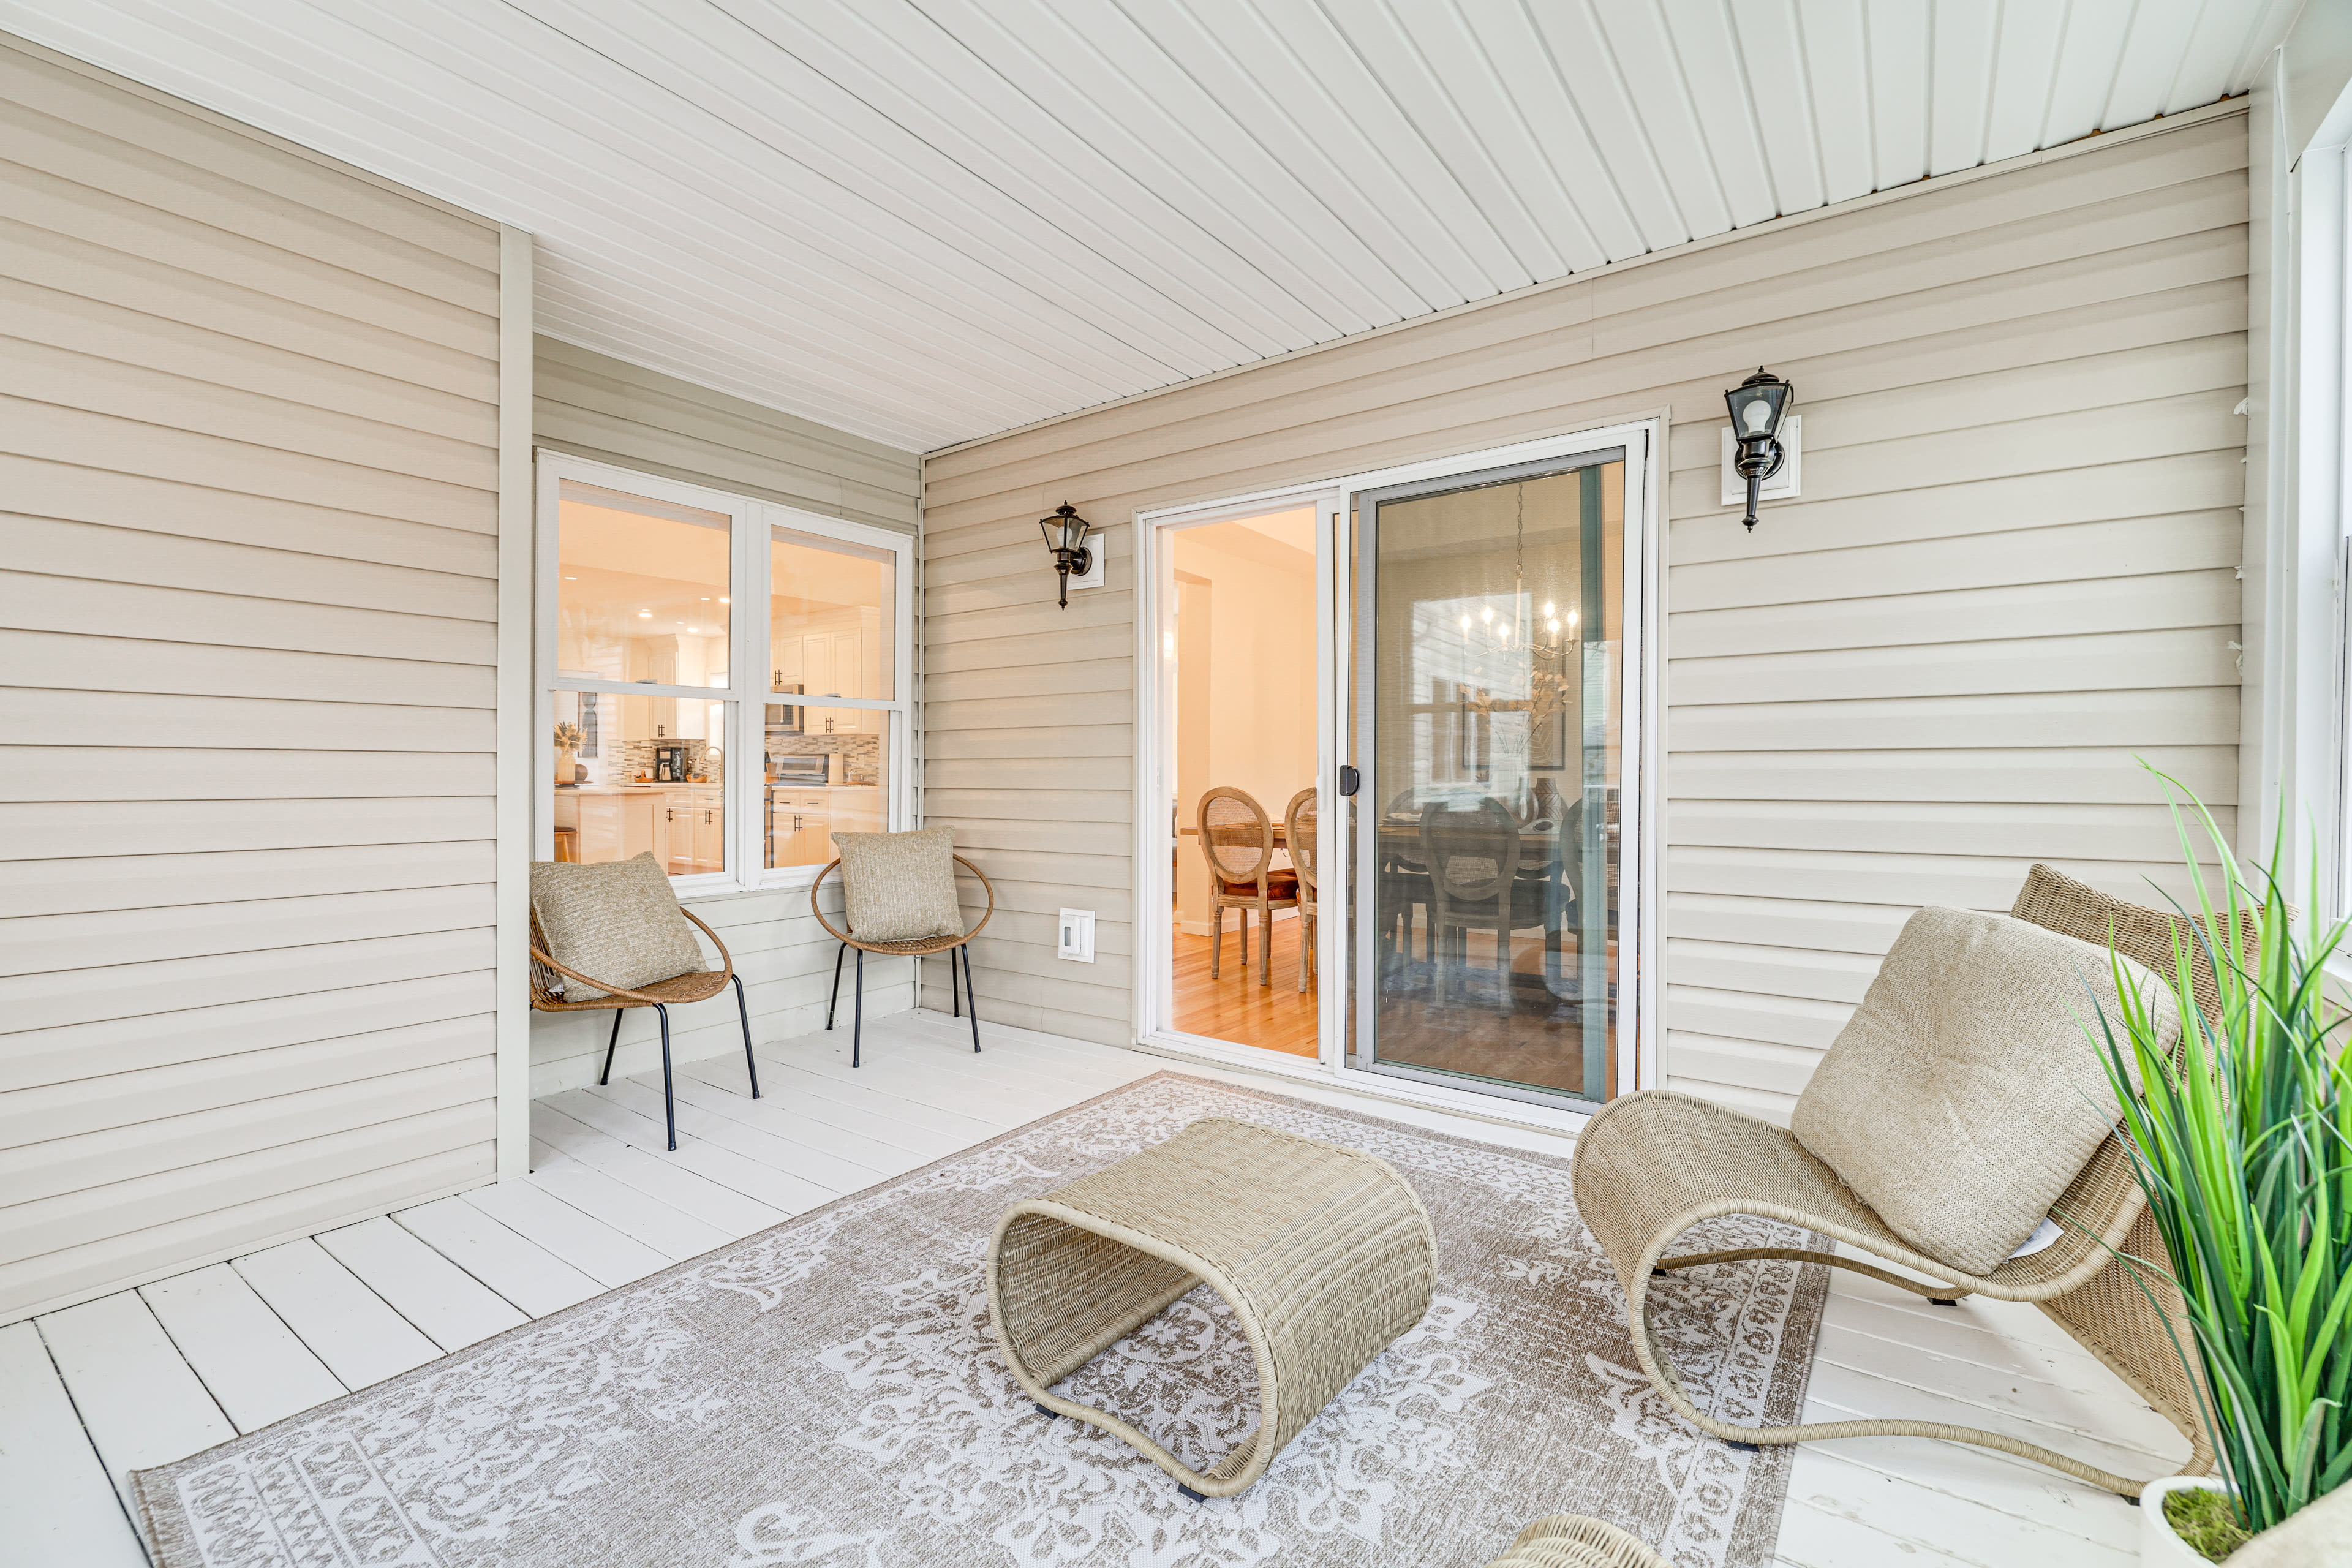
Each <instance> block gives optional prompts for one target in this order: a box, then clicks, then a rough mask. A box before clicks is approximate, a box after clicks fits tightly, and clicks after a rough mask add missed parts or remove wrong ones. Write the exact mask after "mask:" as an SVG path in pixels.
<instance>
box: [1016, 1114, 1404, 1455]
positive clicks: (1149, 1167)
mask: <svg viewBox="0 0 2352 1568" xmlns="http://www.w3.org/2000/svg"><path fill="white" fill-rule="evenodd" d="M1434 1254H1435V1236H1434V1233H1433V1231H1432V1230H1431V1228H1430V1224H1429V1213H1428V1211H1427V1210H1426V1209H1424V1208H1423V1207H1422V1206H1421V1200H1420V1198H1418V1197H1417V1196H1415V1195H1414V1194H1413V1191H1412V1188H1411V1187H1409V1186H1407V1185H1405V1184H1404V1180H1403V1178H1402V1177H1401V1176H1399V1175H1398V1174H1397V1173H1396V1172H1395V1171H1393V1170H1391V1169H1390V1167H1389V1165H1388V1163H1387V1162H1385V1161H1382V1160H1376V1159H1374V1158H1372V1157H1371V1156H1370V1154H1360V1153H1357V1152H1354V1151H1353V1150H1349V1149H1341V1148H1337V1147H1335V1146H1333V1145H1331V1144H1328V1143H1318V1142H1315V1141H1314V1140H1313V1139H1311V1138H1298V1137H1294V1136H1292V1135H1291V1134H1290V1133H1287V1132H1277V1131H1274V1130H1273V1129H1272V1128H1267V1127H1259V1126H1255V1125H1254V1124H1252V1123H1249V1122H1245V1121H1227V1120H1225V1119H1224V1118H1222V1117H1211V1118H1207V1119H1204V1120H1202V1121H1195V1122H1193V1123H1192V1125H1191V1126H1190V1127H1187V1128H1185V1129H1184V1130H1183V1131H1181V1132H1179V1133H1177V1134H1176V1136H1174V1137H1173V1138H1171V1139H1169V1140H1168V1141H1167V1142H1164V1143H1160V1144H1158V1145H1156V1146H1154V1147H1152V1148H1150V1149H1147V1150H1145V1151H1144V1152H1142V1153H1140V1154H1137V1155H1134V1156H1132V1157H1131V1158H1129V1159H1125V1160H1122V1161H1120V1162H1119V1163H1118V1164H1116V1165H1113V1166H1111V1167H1110V1168H1109V1169H1108V1170H1104V1171H1097V1172H1096V1173H1094V1174H1093V1175H1091V1176H1082V1177H1080V1178H1079V1179H1078V1180H1076V1181H1075V1182H1072V1183H1071V1184H1069V1185H1067V1186H1066V1187H1062V1188H1059V1189H1057V1190H1056V1191H1055V1192H1052V1193H1049V1194H1046V1195H1045V1196H1044V1197H1042V1198H1032V1199H1030V1200H1029V1201H1027V1202H1025V1203H1019V1204H1015V1205H1013V1207H1012V1208H1010V1209H1008V1210H1006V1211H1005V1214H1004V1217H1003V1219H1001V1220H999V1221H997V1224H996V1235H995V1237H994V1238H993V1239H992V1240H991V1241H990V1243H989V1247H988V1304H989V1310H990V1315H991V1317H992V1320H993V1321H994V1323H995V1328H996V1342H997V1343H998V1344H999V1345H1001V1346H1003V1350H1004V1359H1005V1362H1006V1363H1008V1364H1009V1365H1010V1366H1011V1367H1012V1368H1013V1376H1014V1377H1015V1378H1016V1379H1018V1380H1019V1381H1020V1384H1021V1386H1022V1388H1023V1389H1024V1390H1025V1391H1026V1392H1027V1394H1028V1395H1029V1397H1030V1398H1031V1399H1033V1400H1034V1401H1035V1402H1036V1405H1037V1408H1038V1409H1039V1410H1041V1411H1043V1412H1044V1413H1045V1414H1046V1415H1070V1416H1075V1417H1076V1418H1077V1419H1078V1420H1081V1421H1085V1422H1088V1423H1090V1424H1092V1425H1094V1426H1100V1427H1101V1428H1103V1430H1105V1431H1107V1432H1110V1433H1114V1434H1116V1435H1117V1436H1120V1437H1122V1438H1124V1439H1126V1440H1127V1441H1128V1442H1129V1443H1131V1444H1133V1445H1134V1446H1135V1447H1137V1448H1139V1449H1140V1450H1141V1451H1142V1452H1143V1454H1144V1456H1145V1457H1146V1458H1149V1459H1150V1460H1151V1462H1152V1463H1154V1464H1156V1465H1158V1466H1159V1467H1160V1468H1161V1469H1163V1470H1166V1471H1167V1472H1168V1473H1169V1474H1170V1475H1171V1476H1173V1477H1175V1478H1176V1480H1177V1484H1178V1485H1179V1486H1180V1487H1181V1488H1182V1489H1183V1490H1184V1491H1185V1493H1186V1494H1187V1495H1188V1496H1191V1497H1192V1498H1194V1499H1195V1500H1198V1499H1200V1498H1202V1497H1231V1496H1233V1495H1234V1493H1236V1492H1238V1491H1241V1490H1242V1489H1244V1488H1245V1487H1247V1486H1248V1485H1249V1484H1250V1483H1251V1482H1252V1481H1255V1480H1256V1479H1258V1477H1260V1476H1261V1475H1264V1474H1265V1468H1266V1467H1267V1466H1268V1465H1270V1464H1272V1463H1273V1462H1274V1457H1275V1456H1276V1454H1279V1453H1281V1452H1282V1450H1283V1448H1284V1447H1285V1446H1286V1445H1287V1444H1288V1443H1289V1441H1290V1440H1291V1439H1292V1438H1293V1437H1295V1436H1297V1435H1298V1434H1299V1432H1300V1431H1301V1430H1302V1429H1304V1428H1305V1426H1307V1423H1308V1422H1309V1421H1312V1420H1313V1419H1314V1418H1315V1417H1316V1415H1318V1413H1320V1412H1321V1410H1322V1408H1323V1407H1324V1406H1325V1405H1328V1404H1329V1403H1330V1402H1331V1400H1332V1398H1333V1397H1334V1396H1335V1395H1337V1394H1339V1391H1340V1390H1341V1389H1343V1388H1345V1387H1346V1386H1347V1385H1348V1384H1349V1383H1350V1382H1352V1381H1353V1380H1354V1378H1355V1376H1356V1374H1357V1373H1360V1372H1361V1371H1363V1370H1364V1368H1365V1367H1366V1366H1368V1365H1370V1363H1371V1361H1372V1358H1373V1357H1375V1356H1377V1355H1379V1354H1380V1353H1381V1352H1382V1351H1383V1350H1386V1349H1387V1348H1388V1347H1389V1345H1390V1344H1391V1343H1392V1342H1394V1341H1395V1340H1396V1338H1397V1336H1398V1335H1400V1334H1402V1333H1403V1332H1404V1331H1406V1330H1408V1329H1410V1328H1412V1326H1413V1325H1414V1324H1415V1323H1418V1322H1419V1321H1421V1319H1422V1314H1423V1313H1424V1312H1426V1311H1427V1310H1429V1300H1430V1293H1431V1290H1432V1289H1433V1287H1434V1285H1435V1282H1436V1274H1435V1268H1434ZM1203 1280H1205V1281H1207V1283H1208V1285H1209V1287H1210V1289H1213V1290H1215V1291H1216V1292H1217V1293H1218V1294H1219V1295H1221V1296H1223V1298H1224V1299H1225V1300H1226V1302H1227V1303H1228V1304H1230V1305H1231V1306H1232V1308H1233V1310H1234V1315H1235V1316H1236V1317H1238V1318H1239V1319H1240V1320H1241V1326H1242V1331H1243V1333H1244V1334H1245V1335H1247V1336H1248V1339H1249V1342H1250V1349H1251V1352H1252V1353H1253V1354H1254V1356H1255V1359H1256V1362H1257V1381H1258V1425H1257V1430H1256V1431H1255V1432H1254V1433H1253V1434H1251V1436H1249V1437H1248V1438H1247V1439H1246V1440H1244V1442H1243V1443H1241V1444H1240V1445H1239V1446H1237V1447H1234V1450H1233V1451H1232V1452H1231V1453H1229V1454H1227V1455H1226V1456H1225V1457H1224V1458H1223V1459H1222V1460H1220V1461H1219V1462H1218V1464H1217V1466H1216V1468H1213V1469H1212V1470H1210V1471H1208V1472H1207V1473H1206V1474H1202V1472H1200V1471H1198V1470H1194V1469H1192V1468H1191V1467H1189V1466H1187V1465H1186V1464H1184V1463H1183V1461H1181V1460H1180V1459H1178V1458H1176V1456H1174V1455H1173V1454H1171V1453H1170V1452H1169V1451H1168V1450H1167V1449H1166V1448H1163V1447H1160V1445H1159V1444H1158V1443H1155V1442H1153V1441H1152V1440H1151V1439H1150V1437H1147V1436H1144V1435H1143V1434H1142V1433H1141V1432H1139V1431H1138V1430H1137V1429H1136V1428H1135V1427H1133V1426H1129V1424H1128V1423H1127V1422H1125V1421H1122V1420H1120V1419H1119V1418H1118V1416H1116V1415H1108V1414H1106V1413H1105V1412H1103V1411H1099V1410H1096V1409H1093V1408H1091V1407H1090V1406H1087V1405H1080V1404H1077V1403H1076V1402H1075V1401H1072V1400H1068V1399H1064V1398H1061V1397H1060V1396H1058V1395H1056V1394H1052V1393H1049V1392H1048V1390H1049V1389H1050V1388H1051V1387H1052V1385H1053V1384H1056V1383H1058V1382H1060V1381H1061V1380H1062V1379H1063V1378H1065V1377H1067V1376H1068V1375H1069V1374H1070V1373H1073V1372H1076V1370H1077V1369H1078V1368H1079V1367H1081V1366H1084V1365H1085V1364H1086V1363H1087V1362H1089V1361H1091V1360H1093V1359H1094V1358H1095V1357H1096V1356H1097V1355H1099V1354H1101V1353H1102V1352H1104V1351H1105V1350H1108V1348H1109V1347H1110V1346H1111V1345H1112V1344H1114V1343H1116V1342H1118V1340H1119V1339H1120V1338H1122V1337H1123V1336H1125V1335H1126V1334H1127V1333H1128V1332H1129V1331H1131V1330H1133V1329H1136V1328H1139V1327H1140V1326H1141V1325H1142V1324H1144V1323H1146V1322H1149V1321H1150V1320H1151V1319H1152V1318H1153V1317H1154V1316H1156V1315H1157V1314H1158V1313H1159V1312H1160V1310H1162V1309H1164V1308H1166V1307H1167V1306H1168V1304H1169V1303H1170V1302H1171V1301H1173V1300H1176V1298H1178V1297H1179V1296H1181V1295H1183V1294H1184V1292H1186V1291H1187V1290H1190V1289H1192V1287H1193V1286H1195V1285H1197V1284H1200V1283H1202V1281H1203Z"/></svg>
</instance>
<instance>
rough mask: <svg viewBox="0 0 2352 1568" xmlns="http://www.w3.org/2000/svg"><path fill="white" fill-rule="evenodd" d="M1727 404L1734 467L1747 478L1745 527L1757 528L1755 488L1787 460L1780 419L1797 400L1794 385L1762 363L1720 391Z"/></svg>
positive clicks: (1787, 413) (1757, 490)
mask: <svg viewBox="0 0 2352 1568" xmlns="http://www.w3.org/2000/svg"><path fill="white" fill-rule="evenodd" d="M1723 401H1724V404H1725V405H1726V406H1727V407H1728V408H1729V409H1730V410H1731V434H1732V437H1733V439H1735V440H1737V441H1738V443H1739V456H1738V458H1736V459H1735V460H1734V462H1733V467H1734V468H1738V471H1739V476H1740V478H1742V479H1746V480H1747V481H1748V516H1747V518H1746V519H1745V521H1746V522H1747V525H1748V531H1750V532H1751V533H1752V532H1754V531H1755V529H1756V503H1757V500H1758V499H1759V498H1758V492H1759V491H1760V490H1761V489H1763V488H1764V481H1765V480H1766V479H1770V478H1771V477H1772V476H1773V475H1775V474H1777V473H1779V472H1780V465H1781V464H1783V463H1785V462H1787V461H1788V460H1789V454H1788V450H1787V448H1785V447H1782V446H1781V445H1780V421H1781V420H1783V419H1785V418H1787V417H1788V415H1789V409H1790V406H1791V405H1794V404H1795V402H1796V401H1797V389H1796V387H1795V385H1794V384H1791V383H1789V382H1785V381H1782V380H1781V379H1780V377H1779V376H1777V375H1774V374H1772V373H1771V372H1770V371H1769V370H1766V369H1765V368H1764V367H1763V366H1762V365H1758V366H1757V367H1756V374H1754V375H1751V376H1749V377H1748V379H1747V380H1746V381H1743V382H1741V383H1740V384H1738V386H1736V387H1734V388H1732V389H1731V390H1730V391H1729V392H1727V393H1725V394H1724V395H1723Z"/></svg>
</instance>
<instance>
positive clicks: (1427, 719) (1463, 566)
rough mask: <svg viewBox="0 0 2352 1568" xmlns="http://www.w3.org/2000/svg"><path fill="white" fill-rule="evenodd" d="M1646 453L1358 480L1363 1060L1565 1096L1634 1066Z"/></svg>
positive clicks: (1357, 878)
mask: <svg viewBox="0 0 2352 1568" xmlns="http://www.w3.org/2000/svg"><path fill="white" fill-rule="evenodd" d="M1626 458H1627V451H1626V448H1625V447H1622V446H1618V447H1604V448H1601V449H1598V450H1593V451H1588V452H1582V453H1578V454H1574V455H1571V456H1567V457H1561V458H1550V459H1546V460H1544V461H1540V462H1533V463H1521V464H1516V465H1513V466H1510V467H1507V468H1489V469H1486V470H1484V471H1480V472H1470V473H1460V474H1454V475H1448V476H1444V477H1442V478H1437V479H1423V480H1418V481H1415V482H1412V483H1406V484H1396V485H1391V486H1387V487H1385V488H1382V489H1368V490H1362V491H1359V492H1358V493H1357V494H1356V496H1355V507H1354V534H1355V551H1354V564H1355V570H1354V574H1353V576H1354V581H1353V584H1352V590H1353V592H1352V599H1353V608H1354V613H1353V617H1352V618H1353V622H1354V626H1353V637H1352V642H1353V645H1354V647H1353V652H1354V658H1355V667H1356V668H1355V686H1354V690H1353V691H1352V693H1351V694H1350V695H1351V697H1352V702H1351V708H1352V713H1353V719H1352V723H1351V725H1350V726H1349V727H1350V728H1351V729H1352V731H1353V735H1352V741H1353V744H1352V746H1351V747H1350V748H1349V750H1350V751H1352V752H1353V754H1354V756H1355V758H1356V761H1357V764H1358V766H1359V767H1360V770H1361V782H1360V788H1359V790H1358V792H1357V795H1356V797H1355V799H1354V800H1353V802H1352V803H1351V804H1352V805H1353V807H1354V810H1353V812H1352V821H1353V829H1352V831H1353V837H1354V843H1353V845H1352V850H1353V853H1352V854H1351V855H1350V857H1349V859H1350V862H1351V869H1352V872H1353V880H1354V895H1355V899H1354V913H1355V927H1354V931H1353V940H1354V943H1355V946H1356V954H1355V958H1356V963H1355V972H1356V977H1357V985H1356V988H1355V996H1354V1004H1355V1005H1354V1008H1353V1015H1354V1016H1353V1020H1352V1022H1353V1029H1352V1037H1351V1040H1350V1047H1349V1066H1350V1067H1353V1068H1363V1069H1368V1070H1370V1071H1374V1072H1379V1073H1386V1074H1391V1075H1394V1076H1398V1077H1403V1078H1410V1079H1421V1080H1424V1081H1430V1082H1436V1083H1443V1084H1447V1085H1451V1086H1454V1087H1457V1088H1463V1089H1477V1090H1481V1091H1484V1092H1486V1093H1492V1094H1500V1095H1504V1096H1507V1097H1510V1098H1515V1099H1522V1100H1538V1101H1552V1102H1570V1101H1599V1100H1606V1099H1608V1098H1609V1096H1610V1094H1611V1092H1612V1089H1613V1087H1614V1086H1615V1085H1617V1084H1618V1083H1619V1082H1620V1081H1622V1080H1621V1079H1620V1075H1619V1071H1618V1068H1619V1061H1618V1052H1619V1048H1620V1037H1619V1019H1620V1013H1619V1002H1620V994H1621V981H1622V978H1623V977H1622V975H1621V972H1620V958H1621V952H1625V951H1630V942H1623V941H1622V938H1624V937H1625V936H1626V935H1627V934H1628V933H1627V932H1626V931H1622V930H1621V921H1622V919H1623V918H1624V917H1625V915H1626V912H1627V911H1626V908H1625V906H1626V904H1627V902H1628V900H1626V899H1625V898H1624V897H1623V896H1622V895H1623V894H1624V893H1625V892H1626V891H1627V890H1628V889H1629V884H1630V883H1631V881H1632V879H1631V878H1629V877H1626V876H1624V875H1622V873H1621V868H1622V867H1624V866H1627V865H1638V864H1639V859H1638V858H1637V857H1636V856H1635V855H1634V853H1633V849H1634V847H1633V845H1632V844H1631V843H1630V842H1629V841H1628V839H1627V836H1626V833H1625V831H1624V830H1625V828H1626V827H1627V826H1629V823H1630V820H1631V814H1630V813H1629V812H1628V810H1627V805H1628V796H1627V794H1626V784H1625V770H1626V767H1627V763H1628V758H1629V755H1630V754H1632V752H1633V748H1632V746H1630V745H1629V742H1632V741H1633V740H1635V739H1637V734H1636V732H1635V731H1637V730H1638V726H1635V727H1633V730H1629V725H1628V717H1627V716H1628V714H1629V712H1630V711H1632V710H1633V709H1632V703H1633V700H1634V694H1633V693H1632V692H1630V691H1629V679H1628V675H1629V667H1628V649H1629V647H1633V646H1634V645H1633V644H1631V643H1629V639H1628V629H1629V628H1628V621H1627V611H1628V596H1627V592H1626V584H1627V582H1628V580H1629V574H1628V569H1627V566H1628V563H1627V558H1626V542H1627V540H1628V537H1629V534H1628V531H1627V527H1626V521H1627V516H1628V465H1627V461H1626ZM1634 482H1635V483H1636V484H1638V482H1639V476H1638V473H1637V474H1636V475H1635V478H1634ZM1636 515H1638V509H1637V510H1636ZM1636 565H1637V568H1638V563H1636ZM1633 580H1635V581H1638V572H1637V574H1635V576H1634V578H1633ZM1635 668H1638V660H1637V661H1636V665H1635ZM1625 995H1626V999H1627V1000H1628V1001H1630V1000H1631V991H1630V987H1628V988H1626V991H1625ZM1628 1078H1630V1075H1628Z"/></svg>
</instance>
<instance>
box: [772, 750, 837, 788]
mask: <svg viewBox="0 0 2352 1568" xmlns="http://www.w3.org/2000/svg"><path fill="white" fill-rule="evenodd" d="M829 762H830V759H829V758H828V757H827V756H826V755H825V753H824V752H815V753H814V754H813V755H810V756H804V757H770V758H769V759H768V768H769V772H770V773H772V775H773V776H774V778H775V781H776V782H777V783H778V784H823V783H824V781H825V769H826V767H827V765H828V763H829Z"/></svg>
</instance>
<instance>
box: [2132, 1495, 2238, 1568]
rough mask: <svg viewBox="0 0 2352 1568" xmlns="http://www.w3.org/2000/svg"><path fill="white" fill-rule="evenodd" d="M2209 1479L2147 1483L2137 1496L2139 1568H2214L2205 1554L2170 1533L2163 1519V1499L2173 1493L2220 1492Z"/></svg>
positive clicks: (2170, 1530)
mask: <svg viewBox="0 0 2352 1568" xmlns="http://www.w3.org/2000/svg"><path fill="white" fill-rule="evenodd" d="M2199 1490H2202V1491H2220V1490H2221V1482H2220V1481H2218V1480H2216V1479H2214V1478H2213V1477H2211V1476H2167V1477H2165V1478H2164V1479H2162V1480H2160V1481H2150V1482H2148V1483H2147V1489H2145V1490H2143V1491H2142V1492H2141V1493H2140V1494H2139V1561H2140V1568H2213V1565H2212V1563H2210V1562H2209V1561H2208V1560H2207V1558H2206V1556H2205V1554H2204V1553H2203V1552H2196V1551H2192V1550H2191V1549H2190V1548H2189V1546H2188V1545H2187V1544H2186V1543H2184V1542H2182V1541H2181V1539H2180V1537H2179V1536H2178V1535H2175V1534H2174V1533H2173V1532H2172V1525H2171V1523H2170V1521H2168V1520H2166V1518H2165V1517H2164V1500H2165V1499H2166V1498H2167V1497H2168V1496H2169V1495H2171V1494H2172V1493H2174V1492H2185V1491H2199Z"/></svg>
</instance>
